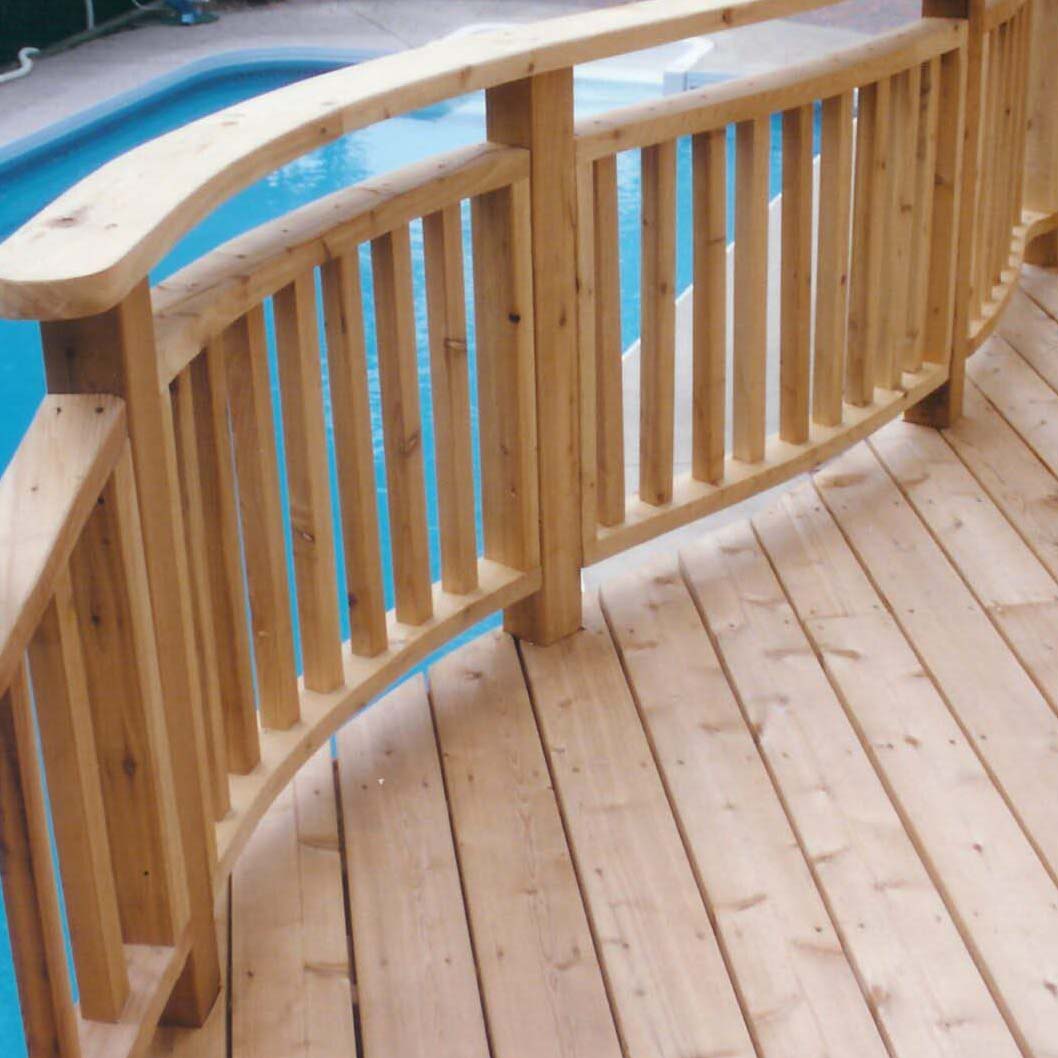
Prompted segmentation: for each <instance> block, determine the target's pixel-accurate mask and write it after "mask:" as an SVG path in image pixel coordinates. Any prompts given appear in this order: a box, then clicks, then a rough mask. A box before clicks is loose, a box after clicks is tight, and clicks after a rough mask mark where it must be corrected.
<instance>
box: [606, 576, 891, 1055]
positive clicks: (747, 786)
mask: <svg viewBox="0 0 1058 1058" xmlns="http://www.w3.org/2000/svg"><path fill="white" fill-rule="evenodd" d="M602 595H603V608H604V611H605V613H606V617H607V620H608V623H609V626H610V629H611V632H612V634H613V637H614V640H615V642H616V644H617V647H618V650H619V651H620V653H621V656H622V659H623V662H624V667H625V671H626V673H627V675H628V678H629V683H630V685H631V687H632V690H633V692H634V694H635V697H636V701H637V704H638V706H639V710H640V714H641V716H642V718H643V722H644V725H645V727H646V729H647V731H648V732H649V735H650V740H651V744H652V746H653V750H654V754H655V757H656V759H657V762H658V767H659V770H660V771H661V773H662V775H663V777H664V779H665V782H666V785H667V787H668V791H669V797H670V799H671V801H672V806H673V810H674V812H675V814H676V817H677V819H678V821H679V824H680V829H681V831H682V833H683V835H684V839H685V841H686V843H687V846H688V848H689V849H690V851H691V853H692V855H693V857H694V862H695V865H696V868H697V873H698V877H699V880H700V884H701V886H702V888H703V891H704V892H705V894H706V899H707V901H708V903H709V905H710V907H711V910H712V914H713V917H714V919H715V921H716V923H717V929H718V932H719V935H720V938H721V940H722V943H723V945H724V947H725V950H726V952H727V957H728V961H729V964H730V967H731V971H732V976H733V978H734V980H735V982H736V987H737V989H738V991H739V994H740V995H741V996H742V1001H743V1004H744V1006H745V1009H746V1014H747V1018H748V1021H749V1026H750V1031H751V1033H752V1035H753V1038H754V1042H755V1043H756V1044H757V1050H758V1053H759V1055H760V1056H761V1058H803V1056H804V1055H823V1054H825V1055H845V1054H847V1055H852V1054H855V1055H857V1056H859V1058H884V1056H885V1055H886V1049H885V1046H884V1044H883V1043H882V1040H881V1038H880V1037H879V1035H878V1030H877V1028H876V1026H875V1023H874V1020H873V1018H872V1016H871V1012H870V1010H869V1009H868V1007H867V1004H866V1002H865V1001H864V996H863V993H862V992H861V990H860V986H859V984H858V982H857V980H856V977H855V975H854V974H853V972H852V970H851V968H850V966H849V964H848V962H847V961H846V958H845V954H844V951H843V950H842V945H841V942H840V941H839V939H838V936H837V934H836V933H835V931H834V928H833V925H832V924H831V921H830V919H829V917H828V915H827V911H826V908H825V907H824V905H823V901H822V899H821V898H820V895H819V893H818V891H817V890H816V887H815V883H814V882H813V880H812V876H811V873H810V872H809V870H808V865H807V864H806V862H805V860H804V857H803V856H802V854H801V850H800V848H799V846H798V843H797V839H796V837H795V836H794V833H793V831H792V830H791V828H790V824H789V822H788V820H787V818H786V815H785V813H784V811H783V807H782V804H781V802H780V801H779V799H778V797H777V796H776V794H775V790H774V789H773V788H772V784H771V781H770V779H769V778H768V773H767V771H766V770H765V768H764V765H763V763H762V762H761V759H760V757H759V755H758V753H757V748H756V746H755V745H754V743H753V738H752V736H751V735H750V732H749V730H748V729H747V727H746V725H745V723H744V721H743V718H742V714H741V713H740V712H739V708H738V705H737V703H736V701H735V698H734V695H733V694H732V692H731V688H730V687H729V686H728V683H727V679H726V677H725V676H724V673H723V670H722V669H721V667H720V662H719V659H718V658H717V656H716V653H715V651H714V650H713V647H712V645H711V643H710V642H709V637H708V635H707V633H706V631H705V628H704V627H703V625H702V622H701V619H700V617H699V616H698V611H697V610H696V609H695V606H694V602H693V601H692V600H691V597H690V595H689V594H688V592H687V589H686V588H685V587H684V584H683V581H682V580H681V578H680V574H679V571H678V569H677V566H676V561H675V559H672V560H669V561H664V562H662V563H660V564H658V565H657V566H654V567H652V568H648V569H645V570H642V571H637V572H636V573H633V574H629V575H627V576H625V577H622V578H620V579H618V580H616V581H614V582H612V583H610V584H608V585H606V587H605V588H604V590H603V593H602Z"/></svg>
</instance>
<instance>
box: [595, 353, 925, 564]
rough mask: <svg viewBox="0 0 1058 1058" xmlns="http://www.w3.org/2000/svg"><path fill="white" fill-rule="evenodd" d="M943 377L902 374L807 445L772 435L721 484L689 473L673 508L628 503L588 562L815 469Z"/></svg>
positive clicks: (817, 431) (819, 429)
mask: <svg viewBox="0 0 1058 1058" xmlns="http://www.w3.org/2000/svg"><path fill="white" fill-rule="evenodd" d="M945 375H946V369H945V368H944V367H942V366H940V365H934V364H927V365H926V366H925V367H924V369H923V370H922V371H921V372H920V373H919V374H918V375H905V376H904V378H903V388H902V389H901V390H900V391H890V392H884V391H880V392H879V394H878V396H879V399H878V402H877V403H876V404H874V405H871V406H868V407H866V408H861V407H856V406H855V405H851V404H846V405H845V407H844V413H843V416H842V418H843V424H842V425H841V426H836V427H829V426H816V425H815V424H813V425H812V426H811V429H810V434H809V443H808V444H807V445H791V444H787V443H786V442H785V441H781V440H779V438H778V437H772V438H771V439H770V440H769V441H768V443H767V446H766V448H765V453H764V460H763V462H761V463H754V464H747V463H744V462H743V461H741V460H739V459H734V458H728V460H727V463H726V466H725V469H724V479H723V483H722V484H721V485H719V486H715V485H707V484H704V483H702V482H699V481H695V480H694V479H693V478H691V477H690V476H689V475H684V476H681V477H679V478H677V480H676V487H675V490H674V494H673V500H672V503H671V504H669V505H667V506H665V507H660V508H659V507H652V506H650V505H649V504H645V503H642V504H641V503H630V504H629V506H628V513H627V515H626V518H625V522H624V524H623V525H621V526H617V527H615V528H613V529H601V530H600V531H599V538H598V540H597V541H596V543H595V546H594V547H593V549H592V550H591V552H590V553H589V554H588V555H587V556H586V558H587V561H588V562H600V561H602V559H604V558H609V557H611V556H612V555H616V554H619V553H620V552H622V551H626V550H628V548H630V547H635V545H636V544H641V543H644V542H645V541H647V540H650V539H652V538H653V537H655V536H660V535H661V534H662V533H667V532H669V531H670V530H672V529H678V528H679V527H680V526H681V525H687V524H688V523H690V522H693V521H695V520H696V519H698V518H703V517H705V516H706V515H707V514H712V513H713V512H714V511H718V510H721V509H723V508H725V507H730V506H731V505H732V504H735V503H739V502H740V501H742V500H745V499H748V498H749V497H750V496H754V495H756V494H757V493H759V492H763V491H764V490H765V489H770V488H773V487H774V486H776V485H781V484H782V483H783V482H784V481H789V480H790V479H791V478H792V477H795V476H796V475H797V474H801V473H803V472H804V471H806V470H811V469H812V468H813V467H817V466H819V464H820V463H822V462H823V461H824V460H826V459H829V458H830V457H831V456H833V455H836V454H837V453H838V452H841V451H843V450H844V449H846V448H848V447H849V446H850V445H853V444H855V443H856V442H857V441H861V440H863V438H864V437H866V436H868V435H869V434H871V433H873V432H874V431H875V430H877V429H878V428H879V427H881V426H883V425H884V424H885V423H887V422H888V421H889V420H890V419H894V418H895V417H896V416H897V415H899V414H900V413H901V412H902V411H905V410H906V409H908V408H910V407H912V406H913V405H914V404H916V403H917V402H918V401H920V400H921V399H922V398H923V397H924V396H926V395H927V394H929V393H931V392H932V391H933V390H935V389H936V388H937V387H938V386H940V385H942V384H943V382H944V379H945Z"/></svg>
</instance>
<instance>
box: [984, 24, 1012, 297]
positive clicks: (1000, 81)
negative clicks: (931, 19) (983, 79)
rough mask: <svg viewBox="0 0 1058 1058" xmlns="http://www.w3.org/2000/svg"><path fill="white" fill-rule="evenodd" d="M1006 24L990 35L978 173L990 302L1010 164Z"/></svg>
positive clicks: (1000, 249) (995, 280)
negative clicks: (988, 115) (986, 117)
mask: <svg viewBox="0 0 1058 1058" xmlns="http://www.w3.org/2000/svg"><path fill="white" fill-rule="evenodd" d="M1008 28H1009V27H1008V24H1007V23H1003V24H1001V25H999V26H998V27H996V29H995V31H994V32H993V34H992V46H993V48H994V58H995V64H996V70H995V77H994V78H991V79H990V84H989V102H990V104H991V107H992V126H991V134H990V135H989V138H988V141H987V143H988V160H987V165H986V166H985V167H984V168H983V169H982V176H984V175H985V174H987V176H986V177H985V179H986V185H985V186H986V187H987V188H988V204H987V210H986V212H985V214H984V216H983V218H982V223H983V226H984V229H983V233H982V234H983V236H984V239H985V254H984V259H983V261H982V265H981V280H982V283H983V290H984V293H985V300H986V301H991V300H992V299H993V297H994V294H995V287H996V284H997V283H998V282H999V272H1000V264H999V262H1000V258H1001V254H1002V252H1003V241H1004V229H1005V228H1006V220H1007V214H1006V201H1005V199H1004V195H1003V187H1004V184H1005V183H1006V174H1007V167H1008V165H1009V163H1010V155H1009V151H1010V144H1009V142H1008V135H1007V134H1008V131H1009V129H1008V120H1007V119H1008V115H1007V89H1008V87H1009V79H1010V73H1009V71H1010V63H1009V56H1010V49H1009V47H1008V41H1009V33H1008ZM1009 234H1010V233H1009V229H1008V230H1007V231H1006V236H1007V238H1006V242H1007V245H1008V246H1009V243H1010V240H1009Z"/></svg>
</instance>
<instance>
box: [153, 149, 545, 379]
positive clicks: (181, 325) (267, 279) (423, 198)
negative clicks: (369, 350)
mask: <svg viewBox="0 0 1058 1058" xmlns="http://www.w3.org/2000/svg"><path fill="white" fill-rule="evenodd" d="M528 172H529V157H528V153H527V152H526V151H524V150H521V149H520V148H518V147H501V146H497V145H496V144H489V143H483V144H478V145H476V146H473V147H461V148H458V149H457V150H454V151H448V152H446V153H444V154H440V155H435V156H434V157H433V158H430V159H428V160H426V161H423V162H417V163H415V164H412V165H408V166H404V167H403V168H401V169H397V170H394V171H393V172H391V173H387V174H385V175H384V176H381V177H375V178H372V179H370V180H363V181H361V182H360V183H359V184H355V185H354V186H353V187H349V188H343V189H342V190H340V191H337V192H335V193H334V194H331V195H325V196H324V197H323V198H320V199H317V200H316V201H314V202H311V203H309V204H308V205H306V206H302V207H301V208H300V209H296V210H292V211H291V212H290V213H286V214H284V215H283V216H282V217H279V218H278V219H276V220H273V221H268V222H266V223H265V224H262V225H260V226H258V227H256V228H254V229H252V230H251V231H249V232H246V233H245V234H243V235H238V236H236V237H235V238H234V239H231V240H229V241H228V242H226V243H224V244H223V245H222V246H219V247H218V248H217V249H216V250H213V251H211V252H210V253H208V254H206V255H205V256H203V257H201V258H199V259H198V260H197V261H194V262H192V263H191V264H189V265H187V266H186V267H185V268H182V269H181V270H180V271H179V272H177V273H176V274H175V275H172V276H170V277H169V278H168V279H165V280H164V281H163V282H161V283H159V284H158V286H157V287H155V289H154V296H155V310H156V313H157V316H158V347H159V355H160V356H161V358H162V365H163V374H164V375H165V376H166V377H167V378H170V379H171V378H173V377H175V376H176V375H178V374H179V373H180V372H181V371H182V370H183V369H184V367H185V366H186V365H187V363H188V361H189V360H192V359H193V358H194V357H196V356H197V355H198V352H199V350H200V349H201V348H202V347H203V346H204V345H206V344H208V342H209V341H210V340H211V339H213V338H215V337H216V336H217V335H219V334H220V333H221V332H222V331H223V330H224V328H226V327H228V326H230V325H231V324H232V323H234V322H235V321H236V320H238V319H240V318H241V317H242V316H245V315H246V313H248V312H249V311H250V310H251V309H253V308H254V307H255V306H257V305H259V304H260V303H261V302H262V301H264V300H265V299H266V298H268V297H270V296H272V295H273V294H275V293H277V292H278V291H279V290H281V289H282V288H283V287H284V286H287V285H288V284H289V283H292V282H293V281H294V280H295V279H296V278H297V277H298V276H299V275H302V274H303V273H306V272H309V271H311V270H312V269H313V268H321V269H324V268H325V267H326V265H327V263H328V262H329V261H333V260H335V259H338V258H341V257H344V256H346V255H349V256H353V255H355V253H356V251H357V247H358V246H359V245H360V244H361V243H365V242H370V241H371V240H372V239H377V238H378V237H379V236H380V235H385V234H386V233H387V232H390V231H394V230H395V229H397V228H399V227H401V226H403V225H405V224H408V223H410V222H411V221H413V220H415V219H416V218H417V217H422V216H426V215H428V214H430V213H433V212H435V211H437V210H440V209H444V208H445V207H446V206H449V205H452V204H453V203H457V202H459V201H460V200H461V199H464V198H468V197H472V196H473V195H477V194H483V193H485V192H486V191H492V190H495V189H496V188H499V187H507V186H508V185H510V184H511V183H514V182H515V181H517V180H521V179H524V178H525V177H526V175H527V174H528Z"/></svg>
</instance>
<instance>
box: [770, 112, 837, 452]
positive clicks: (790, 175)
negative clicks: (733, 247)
mask: <svg viewBox="0 0 1058 1058" xmlns="http://www.w3.org/2000/svg"><path fill="white" fill-rule="evenodd" d="M813 112H814V108H813V107H812V105H811V104H808V105H807V106H803V107H798V108H797V109H796V110H787V111H786V112H785V113H784V114H783V116H782V281H781V289H780V300H781V324H780V350H779V390H780V392H779V436H780V437H781V438H782V440H784V441H789V442H790V443H791V444H803V443H804V442H805V441H807V440H808V413H809V386H810V385H811V370H812V362H811V355H812V354H811V342H812V179H813V176H812V124H813V116H814V114H813ZM830 208H831V203H829V202H827V203H826V204H825V206H824V209H830Z"/></svg>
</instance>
